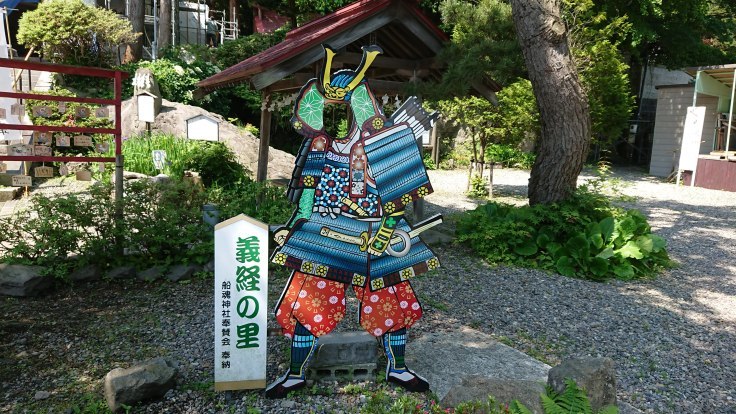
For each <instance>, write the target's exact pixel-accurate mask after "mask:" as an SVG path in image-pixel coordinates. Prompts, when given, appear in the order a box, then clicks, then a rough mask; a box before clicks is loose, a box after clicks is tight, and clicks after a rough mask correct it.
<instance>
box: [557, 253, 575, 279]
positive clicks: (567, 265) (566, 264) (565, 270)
mask: <svg viewBox="0 0 736 414" xmlns="http://www.w3.org/2000/svg"><path fill="white" fill-rule="evenodd" d="M573 265H574V263H573V261H572V259H570V258H569V257H567V256H563V257H560V258H559V260H557V263H556V264H555V267H556V268H557V271H558V272H560V274H561V275H564V276H568V277H574V276H575V267H574V266H573Z"/></svg>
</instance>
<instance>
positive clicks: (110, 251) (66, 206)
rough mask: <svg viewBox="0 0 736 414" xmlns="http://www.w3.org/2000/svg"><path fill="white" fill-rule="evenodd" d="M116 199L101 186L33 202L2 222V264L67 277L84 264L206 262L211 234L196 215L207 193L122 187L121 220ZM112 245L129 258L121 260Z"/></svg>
mask: <svg viewBox="0 0 736 414" xmlns="http://www.w3.org/2000/svg"><path fill="white" fill-rule="evenodd" d="M113 193H114V190H113V186H112V185H111V184H102V183H99V184H97V185H94V186H91V187H90V190H89V193H88V194H65V195H62V196H59V197H55V198H49V197H46V196H43V195H37V196H34V197H33V199H32V200H31V202H30V203H29V208H28V209H26V210H22V211H19V212H17V213H15V214H14V215H12V216H10V217H3V218H0V227H2V228H4V229H7V231H4V232H3V233H2V234H0V262H5V263H23V264H33V265H40V266H46V267H47V270H48V273H50V274H53V275H55V276H57V277H60V278H64V277H66V275H67V274H68V273H69V271H71V270H73V269H74V268H77V267H80V266H82V265H86V264H97V265H99V266H101V267H106V266H108V265H110V264H115V263H120V262H122V261H125V262H126V263H130V262H133V263H138V264H140V265H141V266H146V265H154V264H171V263H182V262H198V263H201V262H202V261H203V260H205V259H208V258H210V257H211V255H212V246H211V240H210V239H211V229H209V228H208V227H206V226H205V225H204V224H203V222H202V213H201V206H202V204H203V203H204V201H205V194H204V192H202V191H201V190H200V189H199V188H197V187H195V186H192V185H189V184H186V183H182V182H172V183H168V184H157V183H154V182H152V181H149V180H139V181H134V182H127V183H126V184H125V200H124V206H123V216H122V218H120V219H117V218H116V216H115V201H114V200H113V196H112V194H113ZM116 240H119V241H120V242H121V243H122V244H120V247H123V248H127V250H128V251H130V252H133V253H134V254H132V255H129V256H126V257H122V256H121V255H120V252H119V251H118V250H117V247H118V246H116V243H115V242H116ZM72 258H74V260H71V259H72Z"/></svg>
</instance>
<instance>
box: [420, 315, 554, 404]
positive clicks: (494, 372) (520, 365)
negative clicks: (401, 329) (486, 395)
mask: <svg viewBox="0 0 736 414" xmlns="http://www.w3.org/2000/svg"><path fill="white" fill-rule="evenodd" d="M406 363H407V365H408V366H409V368H411V369H412V370H414V371H415V372H417V373H418V374H419V375H421V376H423V377H425V378H426V379H427V380H428V381H429V386H430V389H431V390H432V391H434V392H435V394H437V397H438V398H439V399H440V400H443V399H444V398H445V397H446V396H447V395H448V393H449V391H450V390H451V389H452V388H453V387H455V386H457V385H461V384H462V383H463V380H464V379H466V378H468V381H469V382H466V383H468V384H473V379H474V378H476V377H483V378H487V379H489V380H515V381H525V382H531V383H539V384H544V383H545V382H546V381H547V372H548V371H549V369H550V367H549V365H547V364H544V363H542V362H539V361H537V360H536V359H534V358H532V357H530V356H528V355H526V354H524V353H522V352H519V351H517V350H515V349H513V348H511V347H508V346H506V345H504V344H501V343H499V342H496V341H495V340H494V339H493V337H491V336H490V335H486V334H484V333H482V332H479V331H476V330H474V329H470V328H467V327H462V328H460V329H458V330H457V331H452V332H443V333H432V334H426V335H422V336H421V337H419V338H417V339H416V340H412V341H410V342H409V343H408V344H407V347H406ZM480 391H481V392H482V388H481V390H480Z"/></svg>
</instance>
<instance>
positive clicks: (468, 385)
mask: <svg viewBox="0 0 736 414" xmlns="http://www.w3.org/2000/svg"><path fill="white" fill-rule="evenodd" d="M543 393H544V384H543V383H541V382H539V381H524V380H510V379H491V378H486V377H482V376H477V375H471V376H468V377H465V378H463V380H462V382H461V383H460V384H458V385H455V386H454V387H452V388H451V389H450V391H449V392H448V393H447V395H446V396H445V398H443V399H442V400H441V401H440V404H441V405H442V406H443V407H457V406H458V405H459V404H460V403H463V402H466V401H481V402H485V401H486V400H488V396H489V395H492V396H493V397H494V398H495V400H496V403H499V404H504V405H505V404H511V402H512V401H514V400H518V401H519V402H520V403H522V404H524V406H526V407H527V408H528V409H529V410H530V411H531V412H532V414H544V408H543V407H542V401H541V400H540V399H539V396H540V395H541V394H543Z"/></svg>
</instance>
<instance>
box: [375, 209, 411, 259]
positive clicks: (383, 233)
mask: <svg viewBox="0 0 736 414" xmlns="http://www.w3.org/2000/svg"><path fill="white" fill-rule="evenodd" d="M403 215H404V212H403V211H399V212H396V213H392V214H390V215H387V216H384V217H383V220H381V226H380V227H379V228H378V231H377V232H376V235H375V236H373V238H372V239H371V241H370V242H369V244H368V247H369V250H370V251H371V253H373V254H375V255H377V256H378V255H380V254H381V253H383V252H384V251H386V249H387V248H388V246H389V245H390V244H391V237H393V235H394V230H396V226H398V224H399V220H401V217H403Z"/></svg>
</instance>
